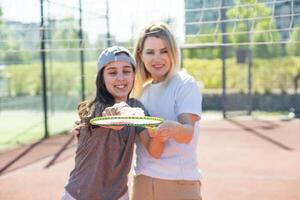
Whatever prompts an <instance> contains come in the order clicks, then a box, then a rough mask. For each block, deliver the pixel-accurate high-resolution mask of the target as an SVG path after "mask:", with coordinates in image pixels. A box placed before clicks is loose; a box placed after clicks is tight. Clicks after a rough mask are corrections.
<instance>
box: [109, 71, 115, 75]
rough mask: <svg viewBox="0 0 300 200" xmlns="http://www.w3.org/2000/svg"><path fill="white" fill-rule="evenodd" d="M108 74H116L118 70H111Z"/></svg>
mask: <svg viewBox="0 0 300 200" xmlns="http://www.w3.org/2000/svg"><path fill="white" fill-rule="evenodd" d="M108 74H109V75H116V74H117V72H116V71H109V72H108Z"/></svg>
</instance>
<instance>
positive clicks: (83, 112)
mask: <svg viewBox="0 0 300 200" xmlns="http://www.w3.org/2000/svg"><path fill="white" fill-rule="evenodd" d="M135 68H136V64H135V61H134V59H133V57H132V55H131V54H130V52H129V51H128V50H127V49H125V48H123V47H118V46H114V47H111V48H107V49H106V50H104V51H103V52H102V53H101V55H100V56H99V59H98V64H97V78H96V88H97V91H96V97H95V99H94V100H93V101H91V102H83V103H81V104H80V105H79V107H78V110H79V116H80V118H81V125H80V128H79V127H78V129H77V130H78V131H79V134H78V146H77V150H76V156H75V167H74V169H73V170H72V171H71V173H70V177H69V180H68V182H67V184H66V186H65V191H64V193H63V197H62V199H63V200H74V199H76V200H87V199H88V200H128V187H127V180H128V178H127V176H128V173H129V171H130V167H131V161H132V154H133V147H134V142H135V139H136V136H138V137H139V140H140V141H141V142H142V143H143V144H144V145H145V146H144V147H145V148H146V149H147V150H149V154H151V155H153V156H154V157H157V156H158V155H159V154H161V152H160V151H161V149H162V148H161V144H162V142H161V140H160V139H150V138H149V136H148V133H147V130H146V129H143V128H134V127H124V128H123V127H94V126H92V125H90V124H89V120H90V119H91V118H93V117H96V116H102V114H103V115H115V114H120V113H115V112H114V110H116V109H114V108H115V107H116V106H115V107H111V106H112V105H114V104H116V103H120V102H127V104H128V105H130V106H131V107H139V108H141V109H143V111H144V112H145V113H146V114H147V112H146V110H145V109H144V107H143V106H142V104H141V103H140V102H139V101H137V100H136V99H130V98H129V94H130V92H131V90H132V88H133V83H134V79H135V78H134V77H135ZM117 105H122V104H117ZM132 112H134V109H133V110H132Z"/></svg>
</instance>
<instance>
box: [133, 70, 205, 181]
mask: <svg viewBox="0 0 300 200" xmlns="http://www.w3.org/2000/svg"><path fill="white" fill-rule="evenodd" d="M140 101H141V102H142V103H143V104H144V106H145V107H146V109H147V110H148V111H149V114H150V116H153V117H161V118H164V119H165V120H173V121H177V117H178V115H180V114H182V113H192V114H196V115H198V116H200V115H201V111H202V95H201V93H200V90H199V88H198V86H197V83H196V82H195V80H194V79H193V78H192V77H191V76H190V75H188V74H186V73H184V72H179V73H178V74H177V75H175V76H174V77H173V78H172V79H171V80H170V82H169V84H167V85H166V84H165V83H164V82H160V83H157V84H149V85H147V86H146V87H145V88H144V91H143V94H142V96H141V98H140ZM199 133H200V124H199V121H198V122H196V123H195V127H194V135H193V138H192V141H191V142H190V143H188V144H179V143H177V142H176V141H175V140H174V139H169V140H167V142H166V143H165V149H164V151H163V153H162V155H161V158H160V159H154V158H152V157H151V156H150V155H149V153H148V152H147V150H146V149H145V147H144V146H143V145H142V143H141V142H140V141H139V140H137V148H136V154H137V159H136V163H135V166H134V169H135V174H136V175H139V174H143V175H146V176H150V177H155V178H161V179H168V180H200V179H201V177H202V175H201V171H200V169H199V167H198V161H197V143H198V137H199Z"/></svg>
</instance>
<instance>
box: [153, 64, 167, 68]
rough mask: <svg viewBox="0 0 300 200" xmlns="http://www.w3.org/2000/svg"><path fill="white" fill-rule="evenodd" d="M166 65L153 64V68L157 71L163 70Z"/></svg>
mask: <svg viewBox="0 0 300 200" xmlns="http://www.w3.org/2000/svg"><path fill="white" fill-rule="evenodd" d="M164 66H165V65H164V64H153V65H152V67H153V68H155V69H161V68H163V67H164Z"/></svg>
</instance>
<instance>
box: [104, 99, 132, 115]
mask: <svg viewBox="0 0 300 200" xmlns="http://www.w3.org/2000/svg"><path fill="white" fill-rule="evenodd" d="M124 108H130V106H129V105H128V104H127V103H125V102H123V101H122V102H120V103H116V104H114V105H113V106H111V107H107V108H105V109H104V111H103V112H102V116H116V115H122V112H121V110H122V109H124Z"/></svg>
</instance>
